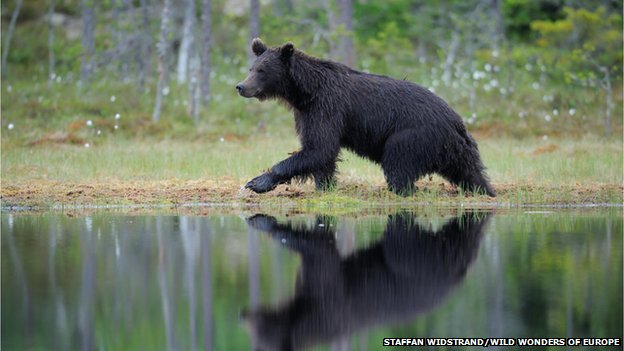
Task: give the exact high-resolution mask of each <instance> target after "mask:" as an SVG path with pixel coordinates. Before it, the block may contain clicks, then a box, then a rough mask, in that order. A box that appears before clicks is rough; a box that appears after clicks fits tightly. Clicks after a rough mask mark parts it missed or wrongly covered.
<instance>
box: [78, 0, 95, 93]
mask: <svg viewBox="0 0 624 351" xmlns="http://www.w3.org/2000/svg"><path fill="white" fill-rule="evenodd" d="M94 53H95V10H94V3H93V0H82V62H81V68H80V82H81V84H88V81H89V79H90V78H91V75H92V74H93V54H94Z"/></svg>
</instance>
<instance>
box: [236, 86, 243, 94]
mask: <svg viewBox="0 0 624 351" xmlns="http://www.w3.org/2000/svg"><path fill="white" fill-rule="evenodd" d="M236 91H238V92H239V93H240V92H241V91H243V85H242V84H238V85H237V86H236Z"/></svg>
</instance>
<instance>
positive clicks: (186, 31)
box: [177, 0, 195, 84]
mask: <svg viewBox="0 0 624 351" xmlns="http://www.w3.org/2000/svg"><path fill="white" fill-rule="evenodd" d="M184 7H185V9H184V25H183V28H182V42H181V43H180V51H179V52H178V70H177V71H178V83H180V84H182V83H185V82H186V79H187V76H188V69H189V62H190V60H191V55H192V53H191V47H192V46H193V39H194V38H193V36H194V35H195V0H185V1H184Z"/></svg>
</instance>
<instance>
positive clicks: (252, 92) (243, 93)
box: [238, 89, 262, 99]
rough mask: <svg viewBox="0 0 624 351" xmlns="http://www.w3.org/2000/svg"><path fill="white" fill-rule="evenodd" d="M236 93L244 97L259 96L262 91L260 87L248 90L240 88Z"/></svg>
mask: <svg viewBox="0 0 624 351" xmlns="http://www.w3.org/2000/svg"><path fill="white" fill-rule="evenodd" d="M238 95H240V96H242V97H244V98H248V99H249V98H253V97H255V98H259V96H261V95H262V92H261V91H260V89H255V90H249V89H242V90H240V91H239V92H238Z"/></svg>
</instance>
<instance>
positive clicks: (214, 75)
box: [1, 0, 623, 201]
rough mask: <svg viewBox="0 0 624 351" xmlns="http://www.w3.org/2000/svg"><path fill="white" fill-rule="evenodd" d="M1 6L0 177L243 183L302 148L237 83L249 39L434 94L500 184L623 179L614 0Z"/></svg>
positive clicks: (288, 119) (65, 1) (156, 0)
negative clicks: (509, 158)
mask: <svg viewBox="0 0 624 351" xmlns="http://www.w3.org/2000/svg"><path fill="white" fill-rule="evenodd" d="M2 19H3V21H2V104H1V109H2V130H1V135H2V148H3V155H2V158H3V159H2V161H3V175H2V178H3V181H4V180H6V179H10V180H16V179H20V180H23V181H24V182H27V181H28V180H29V179H30V180H37V179H40V178H41V176H42V175H43V177H44V178H46V177H48V178H47V179H54V180H61V181H63V182H67V181H73V180H84V179H85V177H87V179H91V180H97V178H105V179H109V178H120V177H121V178H122V179H133V178H134V179H139V180H154V181H161V180H166V179H171V178H169V177H173V178H175V179H198V178H210V179H216V180H215V181H216V182H217V183H220V184H223V183H224V182H225V183H228V182H231V183H238V182H243V181H244V179H246V178H248V177H249V176H250V175H251V174H253V173H256V172H258V171H259V168H258V169H255V170H254V169H251V167H266V166H268V165H270V161H264V162H259V161H258V160H259V159H265V160H266V159H269V160H276V159H278V157H281V156H277V155H284V154H285V153H287V152H289V151H291V150H293V149H295V148H297V142H296V135H295V133H294V130H293V129H294V128H293V125H294V122H293V119H292V116H291V112H290V111H289V110H288V109H287V108H285V107H283V106H281V105H280V104H278V103H275V102H258V101H252V100H247V99H242V98H240V97H239V96H238V95H237V94H236V90H235V89H234V87H235V85H236V84H237V83H238V82H240V81H241V80H243V79H244V78H245V76H246V74H247V70H248V68H249V65H250V62H251V60H252V54H251V51H250V48H249V45H250V42H251V39H252V38H255V37H260V38H262V39H263V40H264V41H265V42H266V43H267V44H269V45H281V44H283V43H285V42H288V41H290V42H292V43H294V44H295V47H297V48H298V49H300V50H303V51H304V52H306V53H308V54H311V55H314V56H318V57H323V58H327V59H332V60H335V61H340V62H343V63H345V64H347V65H349V66H351V67H353V68H355V69H357V70H361V71H364V72H371V73H376V74H382V75H388V76H390V77H393V78H397V79H406V80H409V81H412V82H415V83H417V84H419V85H421V86H424V87H426V88H428V89H429V90H431V91H433V92H434V93H435V94H437V95H439V96H441V97H442V98H443V99H445V100H446V101H447V102H448V103H449V105H450V106H452V107H453V108H454V109H455V110H456V111H457V112H458V113H459V114H460V115H461V116H462V118H463V120H464V123H465V124H466V126H467V128H468V130H469V131H470V132H471V133H472V134H473V135H475V138H476V139H477V140H478V141H479V143H480V144H482V147H481V149H482V152H483V153H484V154H485V156H484V158H485V164H486V167H488V168H490V169H491V174H492V178H493V180H494V182H495V183H497V182H498V183H505V184H512V185H513V184H515V183H518V182H519V181H521V180H522V181H524V182H527V183H531V181H532V180H533V178H536V179H538V180H539V182H541V183H542V184H545V183H548V184H551V183H553V182H555V183H556V182H558V181H559V180H561V178H559V175H560V174H561V173H563V174H566V175H568V174H569V175H570V177H569V178H564V179H565V182H564V183H566V184H568V185H570V186H571V185H573V184H577V183H579V182H581V183H585V181H586V180H590V181H591V183H592V184H598V185H600V186H602V185H604V184H621V173H622V172H621V169H622V164H621V156H622V144H621V136H622V30H621V28H622V23H623V22H622V2H621V1H607V0H603V1H582V0H548V1H546V0H545V1H531V0H469V1H444V2H439V1H430V0H390V1H373V0H359V1H353V0H319V1H301V0H264V1H259V0H251V1H242V0H232V1H225V0H201V1H198V0H179V1H172V0H81V1H77V0H28V1H24V0H9V1H3V2H2ZM258 145H259V146H258ZM276 147H277V148H279V150H276V151H273V150H275V149H276ZM85 149H88V150H91V151H92V152H91V155H90V156H88V155H86V154H85V153H84V152H82V151H84V150H85ZM152 150H153V151H154V152H156V153H160V154H161V155H164V156H163V157H164V158H165V160H163V157H153V156H150V155H152V152H151V151H152ZM189 150H194V151H192V152H195V151H196V150H206V153H207V155H205V156H203V158H202V159H199V160H197V159H194V157H195V156H193V155H190V154H189V152H188V151H189ZM249 150H270V151H267V153H266V154H260V155H249V153H250V151H249ZM518 150H520V151H518ZM118 151H119V152H118ZM277 151H279V152H280V153H279V154H278V153H277ZM33 153H34V154H33ZM115 153H116V154H117V159H119V157H120V156H119V155H120V154H123V155H125V156H123V157H125V158H126V161H123V164H120V163H119V162H122V161H115V160H110V162H108V161H107V158H106V155H110V154H115ZM223 153H228V154H229V156H231V158H232V157H233V158H235V159H236V160H238V162H234V161H235V160H232V159H228V160H225V161H224V160H221V157H222V155H223ZM587 153H589V155H587ZM594 153H595V154H594ZM510 154H511V155H512V157H515V158H516V160H517V162H515V163H514V164H513V165H509V164H508V163H506V162H507V161H504V160H503V159H506V158H507V156H509V155H510ZM562 154H563V159H566V158H567V159H568V160H567V161H565V162H567V163H566V166H567V167H569V168H568V169H563V170H562V169H561V168H560V167H561V166H562V165H561V164H559V162H561V160H562ZM25 155H31V156H30V157H26V159H29V161H27V162H30V164H29V165H25V164H23V163H21V164H18V163H20V162H23V161H18V160H24V158H25V157H24V156H25ZM343 156H344V155H343ZM568 156H571V157H568ZM197 157H199V156H197ZM539 157H546V159H544V160H542V161H540V160H539ZM55 158H59V159H66V160H68V161H65V162H67V163H70V164H72V165H73V166H72V167H69V166H61V165H59V164H58V163H57V164H55V165H51V164H50V162H48V160H51V159H55ZM85 158H87V159H85ZM344 158H345V160H346V162H345V163H346V164H351V162H355V163H356V164H358V162H360V160H358V159H357V158H355V157H353V156H352V155H350V154H347V155H346V156H345V157H344ZM137 160H139V161H137ZM140 160H143V161H140ZM351 160H353V161H351ZM618 160H619V161H618ZM107 162H108V163H107ZM115 162H118V163H115ZM246 162H247V164H245V163H246ZM249 162H251V163H249ZM254 162H255V163H254ZM587 162H589V163H587ZM163 163H164V164H163ZM231 163H234V164H231ZM360 163H361V162H360ZM529 163H530V164H531V165H532V167H538V168H536V169H528V170H527V169H525V168H526V166H527V164H529ZM594 163H595V164H594ZM208 164H210V167H209V168H210V170H206V167H204V168H201V167H202V165H203V166H207V165H208ZM541 164H543V165H544V169H540V168H539V167H540V166H539V165H541ZM261 165H264V166H261ZM534 165H537V166H534ZM578 165H580V166H578ZM246 167H247V168H246ZM358 167H359V166H358ZM366 167H368V166H366ZM558 167H559V168H558ZM579 167H580V169H579ZM109 168H110V169H109ZM606 168H608V169H606ZM346 169H347V167H345V170H346ZM354 172H355V173H356V174H357V175H361V176H362V177H364V179H373V180H374V179H378V178H380V175H379V174H378V173H375V172H377V171H371V172H372V173H371V172H369V171H367V170H366V169H362V168H357V169H356V170H355V171H354ZM343 173H344V176H345V177H349V174H348V172H343ZM89 174H91V175H90V176H89ZM118 174H121V176H120V177H117V175H118ZM527 176H528V179H527ZM89 177H91V178H89ZM544 179H546V180H544ZM31 183H32V182H31ZM40 184H43V183H41V182H40ZM228 184H229V183H228ZM357 187H358V185H357V184H356V188H357ZM613 190H614V189H611V190H609V191H613ZM529 191H530V190H529ZM615 192H618V188H615ZM220 194H221V193H220ZM228 194H230V193H228ZM222 195H223V194H222ZM5 198H6V196H5ZM49 201H52V200H49ZM54 201H56V200H54Z"/></svg>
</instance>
